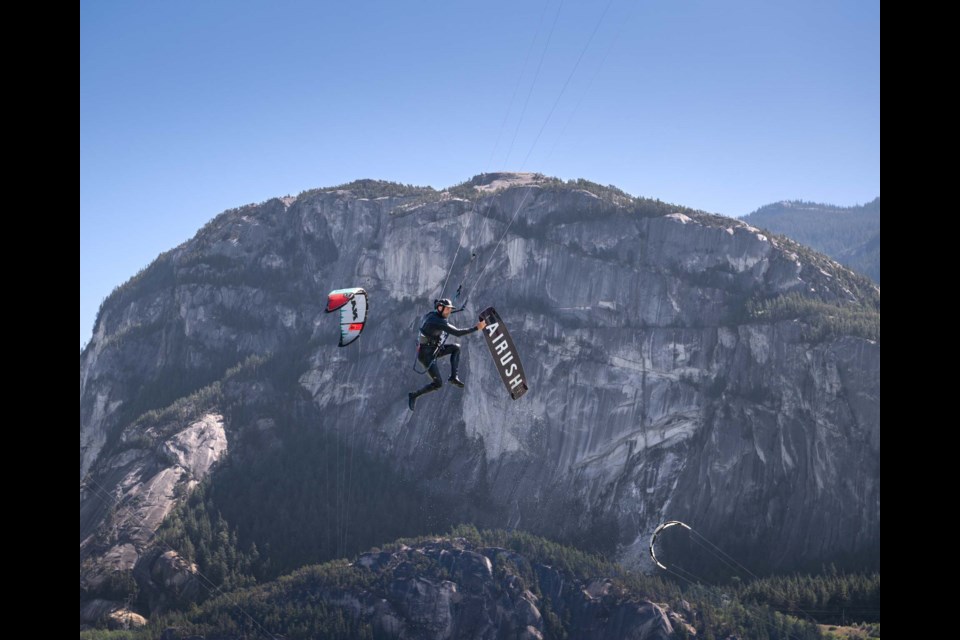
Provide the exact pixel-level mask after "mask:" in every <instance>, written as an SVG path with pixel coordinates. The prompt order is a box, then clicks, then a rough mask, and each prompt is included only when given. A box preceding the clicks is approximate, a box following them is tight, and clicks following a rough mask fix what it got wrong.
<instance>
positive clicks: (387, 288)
mask: <svg viewBox="0 0 960 640" xmlns="http://www.w3.org/2000/svg"><path fill="white" fill-rule="evenodd" d="M496 180H500V181H501V182H500V185H501V186H502V188H500V189H499V190H493V191H485V192H479V191H477V190H476V189H475V188H474V186H486V185H489V184H492V183H493V182H495V181H496ZM522 182H523V183H524V184H515V185H514V184H512V183H511V178H510V176H508V175H507V176H505V175H498V176H497V177H495V178H489V179H479V180H477V181H475V182H474V183H472V184H468V185H465V186H462V187H459V188H458V189H452V190H450V191H449V192H440V193H438V192H435V191H433V190H430V189H421V190H417V189H414V188H407V187H400V186H399V185H396V186H395V187H392V186H389V185H377V184H376V183H373V186H371V185H370V184H368V183H358V185H354V186H347V187H344V188H340V189H328V190H322V191H316V192H310V193H306V194H302V195H301V196H300V197H298V198H296V199H285V200H271V201H268V202H266V203H263V204H261V205H256V206H249V207H244V208H241V209H237V210H233V211H229V212H226V213H224V214H222V215H221V216H219V217H217V218H216V219H214V220H213V221H212V222H211V223H210V224H208V225H207V226H206V227H204V229H202V230H201V231H200V232H199V233H198V234H197V236H196V237H195V238H193V239H192V240H190V241H189V242H187V243H185V244H183V245H181V246H180V247H177V248H175V249H173V250H171V251H169V252H167V253H165V254H163V255H161V256H160V257H159V258H158V259H157V260H156V261H155V262H154V263H153V264H152V265H150V266H149V267H148V268H146V269H145V270H144V271H143V272H141V273H140V274H138V275H137V276H136V277H135V278H133V279H132V280H131V281H130V282H128V283H127V284H125V285H124V286H122V287H120V288H119V289H118V290H117V291H116V292H115V293H114V294H113V295H112V296H111V297H110V298H109V299H108V300H107V301H106V302H105V303H104V305H103V307H102V309H101V312H100V316H99V318H98V321H97V323H96V328H95V333H94V336H93V338H92V340H91V341H90V343H89V345H88V346H87V348H86V350H85V351H84V352H83V353H82V354H81V363H80V389H81V400H80V445H81V453H80V472H81V478H82V479H83V480H82V482H81V564H82V568H83V567H84V566H86V567H87V569H86V573H85V572H84V570H83V569H82V571H81V575H82V576H87V578H86V579H87V580H93V579H94V578H95V577H96V575H97V572H99V571H101V569H102V568H103V567H111V568H113V567H129V566H132V565H133V564H136V557H137V555H138V554H140V553H142V552H143V551H144V548H145V546H146V543H147V541H148V538H149V533H150V532H151V531H152V530H155V528H156V526H157V524H158V523H159V522H160V520H162V518H163V516H164V515H165V514H166V513H167V512H168V511H169V509H170V506H171V505H172V504H173V502H174V501H175V500H176V497H177V495H183V493H178V491H180V489H179V488H180V487H182V488H183V489H184V490H189V487H190V484H191V483H192V482H194V481H196V480H197V479H199V478H201V477H203V476H204V475H205V474H207V473H209V471H210V469H211V465H213V464H214V463H215V462H216V460H219V459H221V458H222V457H223V456H224V455H226V448H225V447H226V442H227V441H228V440H229V441H232V440H233V439H235V440H236V441H237V442H238V443H240V445H239V446H238V447H237V448H234V447H233V444H231V449H230V451H231V452H233V451H235V450H236V451H242V450H244V449H243V448H244V447H246V450H247V451H248V452H251V451H261V450H267V449H270V448H271V447H283V446H284V440H283V435H282V433H280V432H279V431H277V430H275V429H273V428H272V427H270V425H271V424H273V423H272V420H274V418H276V419H280V418H281V417H282V418H283V419H284V420H287V421H294V422H296V420H297V419H298V416H301V417H302V416H303V415H306V412H307V411H308V410H309V412H312V413H310V415H316V416H319V417H318V418H317V419H316V420H315V421H313V419H311V420H312V421H311V422H310V428H317V429H323V430H326V431H328V432H329V433H331V434H338V433H339V434H349V438H350V443H351V444H352V445H353V446H355V447H360V448H362V449H364V450H366V451H369V452H375V453H376V454H377V455H378V456H380V458H381V459H385V460H387V461H389V462H388V463H389V464H391V465H393V466H394V467H395V468H396V469H397V470H399V471H401V472H402V473H403V474H404V475H405V476H406V477H409V478H413V479H415V480H416V482H417V483H418V484H419V485H420V486H421V487H422V488H424V489H425V490H428V491H430V492H431V493H432V494H434V495H436V496H438V497H446V498H450V499H451V500H454V501H456V502H457V503H459V504H460V505H462V506H463V511H462V513H463V514H468V515H467V516H465V517H470V518H473V519H474V520H475V521H478V522H479V523H480V524H483V525H490V526H505V527H518V528H523V529H528V530H532V531H536V532H538V533H542V534H545V535H549V536H554V537H558V538H560V539H563V540H568V541H574V542H585V543H587V544H590V545H592V546H594V547H595V548H603V549H606V550H608V551H611V552H614V553H616V554H618V556H619V557H620V558H621V559H623V560H625V561H628V562H631V563H634V564H643V562H644V558H645V555H644V545H645V541H646V539H647V537H648V536H649V533H650V532H651V531H652V529H653V528H654V527H655V526H656V525H657V524H658V523H659V522H661V521H663V520H664V519H669V518H678V519H682V520H687V521H690V522H692V523H695V525H696V526H697V528H698V530H700V531H701V532H702V533H704V534H705V535H707V536H709V537H710V538H711V539H712V540H713V541H715V542H716V543H718V544H721V545H724V548H726V549H728V550H731V551H734V552H740V551H743V552H744V553H745V554H746V555H745V556H741V557H745V558H746V559H747V561H749V562H752V563H754V565H753V566H755V567H757V568H759V567H767V568H771V567H796V566H802V565H803V564H804V563H818V562H822V561H824V560H827V559H834V558H861V559H862V558H864V557H866V558H867V559H868V560H869V559H871V558H875V559H876V562H877V563H878V562H879V552H878V550H879V536H880V343H879V340H878V339H877V338H876V337H874V338H870V337H858V336H859V335H863V334H862V333H861V334H857V333H856V332H851V331H846V330H839V331H833V332H823V331H820V332H813V331H811V330H810V327H811V323H812V322H813V320H811V318H810V316H809V315H804V314H801V313H797V314H794V315H792V316H790V315H784V314H783V313H780V315H773V314H771V315H763V314H764V313H765V312H763V311H760V312H751V309H755V308H756V307H754V306H751V305H753V304H754V303H757V302H758V301H759V302H763V301H768V300H773V299H776V298H777V297H778V296H779V297H783V296H792V298H791V299H794V300H795V301H796V300H800V301H802V302H810V303H811V304H816V305H821V306H820V307H818V308H822V309H834V310H836V311H837V313H836V314H834V315H839V314H840V313H841V312H844V311H845V310H852V312H856V313H861V314H868V315H869V314H874V316H875V321H876V325H877V327H878V326H879V304H880V302H879V300H880V294H879V290H878V289H876V288H875V287H873V286H872V285H870V284H869V283H868V282H867V281H866V280H864V279H862V278H859V277H857V276H854V275H853V274H852V273H850V272H849V271H847V270H846V269H844V268H843V267H840V266H839V265H837V264H836V263H833V262H831V261H830V260H828V259H826V258H824V257H823V256H819V255H816V254H810V253H809V252H804V251H803V250H801V249H800V248H798V247H796V246H795V245H793V244H791V243H789V242H786V241H783V240H776V239H771V238H769V237H767V236H766V235H765V234H764V233H762V232H760V231H759V230H758V229H756V228H753V227H750V226H749V225H747V224H744V223H742V222H739V221H736V220H732V219H725V218H718V217H716V216H708V215H705V214H701V213H697V212H694V211H690V210H685V209H682V208H679V207H671V206H667V205H663V204H661V203H654V202H650V201H642V200H637V199H632V198H629V197H627V196H626V195H625V194H622V193H620V192H617V191H616V190H612V189H609V188H602V187H598V186H597V185H590V184H586V183H576V184H563V183H559V182H557V181H550V180H545V179H542V178H536V179H533V180H532V179H530V178H529V177H527V176H524V177H523V179H522ZM371 190H373V191H374V192H372V193H368V192H369V191H371ZM460 196H464V197H460ZM461 234H462V235H463V238H464V240H463V248H461V250H459V251H458V250H457V246H458V244H457V243H458V239H459V238H460V237H461ZM501 237H502V238H503V241H502V243H501V242H500V239H501ZM455 255H456V256H457V258H456V260H455V261H454V259H453V258H454V256H455ZM448 270H451V278H450V282H451V283H452V284H451V285H449V286H448V293H450V292H451V291H452V290H453V289H455V288H456V285H457V284H459V283H460V281H461V280H462V281H464V284H465V287H466V288H467V289H468V290H469V296H470V308H471V309H474V310H479V309H481V308H483V307H484V306H486V305H488V304H493V305H495V306H496V307H497V309H498V310H499V311H500V314H501V316H502V317H503V318H504V320H505V322H506V323H507V324H508V326H509V329H510V332H511V334H512V336H513V339H514V341H515V342H516V345H517V348H518V350H519V352H520V355H521V357H522V358H523V361H524V366H525V369H526V373H527V377H528V380H529V384H530V388H531V390H530V392H529V393H527V394H526V395H525V396H524V397H523V398H522V399H520V400H518V401H516V402H513V401H511V400H510V399H509V397H508V396H506V395H505V393H504V390H503V388H502V385H501V383H500V380H499V378H498V375H497V372H496V371H495V369H494V368H493V367H492V366H491V363H490V362H489V359H488V358H489V356H488V354H487V353H486V349H485V347H483V346H482V345H481V344H480V343H481V339H480V338H479V337H478V336H468V337H465V338H462V339H460V340H459V341H460V342H461V343H462V344H463V345H464V347H465V349H464V358H463V365H462V371H461V374H462V377H464V378H465V379H466V380H467V382H468V384H467V387H466V389H464V390H462V391H461V390H459V389H455V388H452V387H445V389H444V390H443V391H441V392H440V393H436V394H433V395H430V396H426V397H424V398H423V399H422V400H421V401H420V404H419V405H418V410H417V412H416V413H411V412H410V411H409V410H408V409H407V407H406V403H405V399H406V396H405V394H406V391H407V390H409V389H412V388H414V387H416V386H418V385H420V384H422V383H423V379H422V378H420V377H418V376H417V375H416V374H415V373H413V372H412V370H411V365H412V359H413V347H412V341H413V339H414V337H415V331H416V323H417V319H418V317H419V316H420V315H421V314H422V313H424V312H425V311H426V310H428V308H429V301H430V300H431V299H432V298H434V297H436V296H437V295H438V294H439V293H440V288H441V286H442V285H443V283H444V281H445V278H446V275H447V273H448ZM345 286H363V287H365V288H366V289H367V291H368V292H369V294H370V300H371V316H370V321H369V324H368V326H367V328H366V330H365V332H364V334H363V336H362V337H361V338H360V340H359V341H358V342H357V343H355V344H354V345H351V346H350V347H348V348H346V349H338V348H337V347H336V342H337V338H336V336H337V331H338V328H337V327H336V325H335V322H334V321H333V319H332V317H331V316H328V315H326V314H324V313H323V306H324V302H325V296H326V293H327V292H328V291H329V290H331V289H335V288H340V287H345ZM465 315H466V314H464V315H461V316H455V317H454V319H455V320H456V321H458V322H459V323H461V324H464V325H466V324H469V323H472V322H473V318H471V317H464V316H465ZM822 315H824V314H822ZM829 315H830V314H825V315H824V317H826V316H829ZM871 317H873V316H871ZM298 358H300V359H303V362H304V364H303V367H302V369H299V370H297V371H295V372H293V373H294V375H293V378H292V380H290V381H286V378H283V380H281V378H282V376H280V375H279V374H277V371H278V366H277V365H276V364H275V363H276V362H277V361H278V360H279V361H280V362H284V363H286V362H294V361H295V360H296V361H299V360H297V359H298ZM267 361H269V362H271V363H274V366H272V368H271V367H266V366H263V367H262V372H261V368H259V367H260V366H261V365H260V364H259V363H263V362H267ZM441 366H442V368H443V369H445V368H446V366H447V365H446V363H443V364H442V365H441ZM231 367H239V368H240V369H243V370H244V371H245V372H247V373H246V374H245V375H246V377H245V378H244V381H243V382H242V383H241V382H234V383H231V384H233V387H232V388H231V390H230V391H229V392H227V391H226V390H225V389H226V387H223V388H220V387H216V385H214V386H210V385H211V384H212V383H215V382H216V381H218V380H221V381H223V380H227V379H228V378H229V372H228V370H230V369H231ZM234 370H236V369H234ZM281 373H283V374H284V375H286V374H287V373H289V371H283V372H281ZM278 376H279V377H278ZM288 382H289V386H296V387H297V388H298V389H299V390H300V391H301V393H302V396H300V397H298V398H296V399H295V400H294V401H290V397H289V396H282V397H281V396H280V395H279V393H280V392H279V390H280V389H281V388H284V389H286V387H283V385H285V384H288ZM224 384H226V383H224ZM198 390H202V391H200V392H198ZM190 394H193V395H192V396H191V399H190V400H189V401H184V400H181V401H180V404H179V405H177V404H175V403H176V402H177V401H178V399H181V398H184V397H186V396H190ZM254 401H256V402H258V403H259V405H258V406H260V407H267V409H263V410H262V411H259V412H258V413H255V414H252V413H251V412H246V413H244V412H242V411H238V412H233V413H232V414H231V415H234V416H235V417H234V418H233V422H232V423H230V422H223V423H221V422H218V419H217V418H216V417H215V415H222V414H223V413H224V412H225V410H226V409H227V408H229V407H226V406H225V403H228V404H229V403H244V402H254ZM187 404H188V405H189V406H190V407H192V408H193V409H197V410H202V411H206V412H207V414H206V417H204V418H202V420H201V421H200V422H199V423H197V422H194V421H192V420H194V417H190V418H180V417H178V416H180V415H181V414H183V415H187V414H189V413H190V412H189V411H186V409H183V407H184V406H186V405H187ZM168 405H170V406H171V408H170V409H168V410H167V411H166V412H163V413H158V411H159V410H161V409H163V408H164V407H167V406H168ZM271 406H273V407H275V409H274V410H272V411H273V412H272V413H271V410H270V409H269V407H271ZM178 407H179V409H178ZM151 411H153V413H150V412H151ZM178 411H180V413H177V412H178ZM202 411H201V413H202ZM248 414H249V415H248ZM190 415H191V416H193V415H194V414H190ZM144 416H145V417H144ZM299 419H302V418H299ZM198 424H201V425H204V426H197V425H198ZM265 425H266V426H265ZM248 440H249V442H250V443H254V444H247V445H244V444H243V443H244V442H247V441H248ZM231 455H233V454H231ZM251 455H252V454H251ZM235 459H236V464H243V463H244V462H243V460H244V458H243V457H242V456H241V457H236V458H235ZM101 492H107V493H110V494H111V495H112V496H113V497H114V498H115V499H117V500H119V504H120V505H123V506H124V507H125V508H127V509H128V510H129V511H131V512H133V513H136V514H137V517H136V518H134V519H132V520H131V519H130V518H129V517H126V516H125V515H124V513H126V511H123V510H122V509H119V508H117V507H115V506H111V505H110V503H109V501H106V500H105V498H104V497H103V495H102V493H101ZM251 508H256V505H251ZM134 523H138V524H136V525H135V524H134ZM125 545H126V546H125ZM84 562H86V563H87V564H86V565H84ZM83 579H84V578H83V577H82V580H83ZM404 588H405V589H408V591H409V593H410V594H415V593H419V592H421V591H424V592H426V591H429V592H430V593H431V594H432V595H431V598H438V599H442V598H446V597H452V596H453V594H452V592H447V591H445V589H447V588H446V587H444V586H443V585H442V584H436V585H433V586H431V587H430V588H429V589H428V587H427V586H426V585H421V584H419V583H413V582H412V583H409V584H406V586H404ZM458 588H459V587H458ZM431 589H432V591H431ZM444 594H446V595H444ZM410 597H411V598H413V595H411V596H410ZM521 600H522V598H521ZM411 602H415V598H414V599H413V600H411ZM519 602H520V600H516V601H515V603H519ZM521 606H525V605H521ZM404 615H412V616H414V617H415V608H414V609H411V610H409V611H408V612H407V613H405V614H404ZM517 615H518V616H519V614H517ZM623 615H627V614H623ZM630 615H634V614H630ZM636 615H640V614H639V613H638V614H636ZM521 617H522V616H520V617H518V618H517V619H518V620H519V619H520V618H521ZM384 619H385V620H386V619H387V618H384ZM528 622H529V618H528ZM385 624H386V623H385ZM437 624H440V623H439V622H438V623H437ZM444 624H445V623H444ZM518 624H519V623H518ZM531 626H534V628H535V625H531ZM518 628H522V627H518Z"/></svg>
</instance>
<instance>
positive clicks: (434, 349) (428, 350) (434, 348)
mask: <svg viewBox="0 0 960 640" xmlns="http://www.w3.org/2000/svg"><path fill="white" fill-rule="evenodd" d="M420 329H421V331H420V336H419V337H418V338H417V356H416V358H414V360H413V370H414V371H416V372H417V373H420V374H423V373H426V372H427V371H428V370H429V369H430V367H431V365H433V362H434V360H436V359H437V354H438V353H440V349H441V348H442V347H443V344H444V343H445V342H446V341H447V336H448V335H450V334H448V333H446V332H444V333H443V334H442V335H441V336H440V339H439V340H434V339H432V338H431V337H430V336H428V335H426V334H424V333H423V326H422V325H421V327H420ZM420 354H423V355H424V356H427V357H424V358H421V357H420ZM423 361H426V363H427V364H426V366H425V367H424V368H423V370H421V369H420V368H419V367H418V365H420V364H422V362H423Z"/></svg>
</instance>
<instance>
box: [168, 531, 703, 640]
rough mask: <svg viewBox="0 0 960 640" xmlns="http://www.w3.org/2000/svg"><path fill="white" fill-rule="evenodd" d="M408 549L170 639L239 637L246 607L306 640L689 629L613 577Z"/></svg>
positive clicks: (303, 580)
mask: <svg viewBox="0 0 960 640" xmlns="http://www.w3.org/2000/svg"><path fill="white" fill-rule="evenodd" d="M409 542H410V544H409V545H407V544H400V545H396V546H394V547H393V548H391V549H390V550H388V551H374V552H368V553H364V554H362V555H360V556H359V558H358V559H357V560H356V561H355V562H354V563H352V564H351V565H349V566H347V565H345V564H342V563H331V564H328V565H323V566H315V567H306V568H304V569H301V570H300V571H298V572H296V573H294V574H293V575H290V576H285V577H284V578H282V579H280V580H278V581H277V582H275V583H271V584H268V585H264V586H263V587H260V588H256V589H251V590H248V591H240V592H238V593H236V594H235V597H234V598H233V601H232V602H228V601H226V600H224V599H221V600H220V601H217V602H211V603H209V604H206V605H204V606H202V607H200V608H199V609H197V610H194V611H193V612H191V613H190V614H188V615H187V616H185V620H184V622H185V623H186V624H185V625H184V627H182V628H180V629H171V630H170V631H169V632H168V635H167V637H169V638H171V639H173V638H178V637H188V636H191V635H194V634H197V633H204V634H206V635H207V636H208V637H210V636H215V637H223V636H224V635H226V636H227V637H234V635H233V634H229V633H227V634H224V629H225V628H230V624H229V622H228V621H229V619H230V618H234V619H236V618H237V617H242V618H246V615H245V614H243V613H240V612H239V610H240V609H243V611H244V612H246V614H249V615H250V616H251V618H255V616H257V615H258V614H260V613H261V612H266V611H276V610H277V609H279V608H281V607H282V608H283V610H284V611H285V615H286V618H287V620H286V621H285V622H280V623H279V624H280V627H279V628H280V630H281V631H282V630H284V629H286V628H289V627H287V625H289V624H290V623H289V620H296V621H297V623H298V624H297V625H296V626H297V632H296V634H297V636H298V637H362V636H370V635H372V636H373V637H377V638H397V639H405V640H447V639H454V638H456V639H464V640H467V639H478V640H479V639H485V638H523V639H525V640H536V639H541V640H542V639H543V638H557V637H570V638H583V639H585V640H608V639H609V640H614V639H618V640H619V639H621V638H629V639H631V640H666V639H667V638H672V637H674V636H673V629H674V626H673V625H674V624H681V625H686V623H685V622H684V621H683V618H682V617H681V616H679V615H678V614H676V613H673V612H670V613H669V614H668V613H667V611H668V610H669V608H666V609H665V608H664V607H661V606H660V605H657V604H654V603H653V602H650V601H649V600H647V599H645V598H643V597H641V596H640V595H639V594H637V593H635V592H634V590H633V589H631V588H630V587H628V586H627V585H626V584H625V583H623V582H622V581H620V580H618V579H617V578H615V577H613V576H606V577H590V576H586V575H584V574H582V573H580V572H578V571H573V570H568V569H561V568H559V567H555V566H552V565H550V564H546V563H545V562H544V561H543V559H538V558H535V557H531V556H530V555H527V554H525V553H522V552H518V551H514V550H512V549H506V548H501V547H487V546H481V545H479V544H476V543H472V542H470V541H467V540H465V539H463V538H434V539H428V540H418V541H409ZM540 542H541V543H543V542H545V541H542V540H541V541H540ZM556 548H557V549H560V547H556ZM566 553H573V554H576V552H575V551H573V550H571V549H567V550H566ZM581 557H582V556H581ZM584 562H585V563H589V562H590V561H589V560H585V561H584ZM585 567H586V564H584V565H583V566H581V567H580V569H583V568H585ZM691 615H694V614H691ZM261 617H262V616H261ZM271 617H272V618H274V620H275V624H276V617H275V616H271ZM671 617H672V618H673V620H675V621H676V622H672V621H671V619H670V618H671ZM225 621H227V622H226V624H225ZM684 628H685V629H686V628H687V627H686V626H685V627H684ZM690 629H692V627H690ZM275 631H276V629H274V630H273V631H271V633H273V632H275ZM695 633H696V632H695V631H694V634H695Z"/></svg>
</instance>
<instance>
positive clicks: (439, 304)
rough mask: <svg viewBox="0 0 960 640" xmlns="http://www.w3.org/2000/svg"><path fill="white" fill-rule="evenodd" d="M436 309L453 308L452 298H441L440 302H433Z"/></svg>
mask: <svg viewBox="0 0 960 640" xmlns="http://www.w3.org/2000/svg"><path fill="white" fill-rule="evenodd" d="M433 306H434V307H451V308H453V303H452V302H450V298H440V299H439V300H434V301H433Z"/></svg>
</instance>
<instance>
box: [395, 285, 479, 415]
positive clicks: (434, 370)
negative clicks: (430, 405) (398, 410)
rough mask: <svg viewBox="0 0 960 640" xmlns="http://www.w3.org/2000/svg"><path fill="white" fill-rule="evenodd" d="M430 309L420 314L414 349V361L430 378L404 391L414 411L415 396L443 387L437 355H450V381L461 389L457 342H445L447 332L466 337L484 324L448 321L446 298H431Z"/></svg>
mask: <svg viewBox="0 0 960 640" xmlns="http://www.w3.org/2000/svg"><path fill="white" fill-rule="evenodd" d="M433 308H434V310H433V311H431V312H430V313H428V314H427V315H425V316H423V320H422V321H421V322H420V339H419V342H420V344H419V346H418V348H417V362H418V363H419V364H420V365H421V366H423V367H424V369H426V373H429V374H430V379H431V380H432V381H431V382H430V383H428V384H427V385H425V386H423V387H421V388H419V389H417V390H416V391H413V392H412V393H408V394H407V405H408V406H409V407H410V411H413V410H414V407H415V406H416V404H417V398H419V397H420V396H422V395H424V394H426V393H430V392H431V391H436V390H437V389H439V388H440V387H442V386H443V380H442V379H441V377H440V367H439V366H437V360H438V359H440V358H443V357H445V356H450V378H449V381H450V384H452V385H454V386H457V387H460V388H463V386H464V383H463V380H461V379H460V378H458V377H457V369H458V367H459V366H460V345H459V344H446V339H447V335H453V336H457V337H459V336H465V335H467V334H469V333H473V332H474V331H482V330H483V329H484V327H486V326H487V323H486V322H484V321H483V320H481V321H480V322H478V323H477V324H476V325H475V326H473V327H470V328H469V329H459V328H457V327H455V326H453V325H452V324H450V321H449V320H448V318H449V317H450V314H451V313H452V312H453V303H452V302H450V299H449V298H441V299H439V300H434V301H433Z"/></svg>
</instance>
